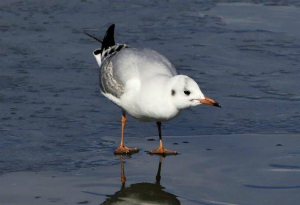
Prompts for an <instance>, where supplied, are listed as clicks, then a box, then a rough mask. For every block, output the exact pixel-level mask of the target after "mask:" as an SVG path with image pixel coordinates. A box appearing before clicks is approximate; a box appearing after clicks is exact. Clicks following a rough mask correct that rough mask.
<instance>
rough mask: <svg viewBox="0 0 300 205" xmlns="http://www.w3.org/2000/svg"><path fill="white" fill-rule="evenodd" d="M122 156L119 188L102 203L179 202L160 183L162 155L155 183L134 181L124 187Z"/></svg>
mask: <svg viewBox="0 0 300 205" xmlns="http://www.w3.org/2000/svg"><path fill="white" fill-rule="evenodd" d="M123 157H124V156H122V155H121V156H120V158H121V182H122V186H121V190H120V191H117V192H116V193H115V194H114V195H108V198H107V199H106V201H105V202H103V203H102V204H174V205H176V204H180V201H179V200H178V199H177V198H176V196H175V195H174V194H171V193H168V192H165V191H164V187H163V186H161V185H160V179H161V175H160V172H161V164H162V156H160V158H159V165H158V170H157V174H156V182H155V183H148V182H142V183H136V184H131V185H130V186H129V187H126V185H125V183H126V177H125V170H124V160H123Z"/></svg>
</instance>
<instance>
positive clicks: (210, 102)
mask: <svg viewBox="0 0 300 205" xmlns="http://www.w3.org/2000/svg"><path fill="white" fill-rule="evenodd" d="M199 101H200V103H202V104H206V105H211V106H216V107H221V105H220V104H219V103H218V102H216V101H215V100H213V99H211V98H209V97H206V96H205V98H204V99H200V100H199Z"/></svg>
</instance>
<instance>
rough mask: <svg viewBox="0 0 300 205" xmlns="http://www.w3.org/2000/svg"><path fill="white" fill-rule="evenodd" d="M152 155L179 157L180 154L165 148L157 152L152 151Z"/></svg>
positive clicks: (159, 148)
mask: <svg viewBox="0 0 300 205" xmlns="http://www.w3.org/2000/svg"><path fill="white" fill-rule="evenodd" d="M150 154H160V155H163V156H164V155H177V154H178V152H177V151H172V150H168V149H165V148H164V147H158V149H157V150H151V151H150Z"/></svg>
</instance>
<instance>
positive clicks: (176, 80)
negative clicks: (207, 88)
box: [169, 75, 221, 110]
mask: <svg viewBox="0 0 300 205" xmlns="http://www.w3.org/2000/svg"><path fill="white" fill-rule="evenodd" d="M169 92H170V93H169V95H171V101H172V103H173V104H174V106H175V107H176V108H177V109H179V110H182V109H185V108H188V107H191V106H196V105H200V104H207V105H212V106H216V107H221V106H220V105H219V103H217V102H216V101H214V100H213V99H211V98H209V97H206V96H204V94H203V93H202V91H201V90H200V87H199V86H198V84H197V83H196V82H195V81H194V80H193V79H192V78H190V77H188V76H185V75H177V76H174V77H173V78H171V81H170V87H169Z"/></svg>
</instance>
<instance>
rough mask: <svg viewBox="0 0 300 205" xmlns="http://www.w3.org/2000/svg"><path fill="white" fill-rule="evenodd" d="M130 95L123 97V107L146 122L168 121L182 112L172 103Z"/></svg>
mask: <svg viewBox="0 0 300 205" xmlns="http://www.w3.org/2000/svg"><path fill="white" fill-rule="evenodd" d="M133 99H136V98H132V97H130V96H125V97H122V98H121V106H122V108H123V109H124V110H125V111H126V112H127V113H128V114H129V115H131V116H132V117H134V118H136V119H138V120H140V121H144V122H153V121H159V122H166V121H169V120H172V119H173V118H175V117H176V116H177V115H179V114H180V110H178V109H176V108H175V107H174V106H171V105H170V104H168V103H167V102H166V103H161V102H157V103H155V101H152V102H147V100H146V99H139V100H133Z"/></svg>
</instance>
